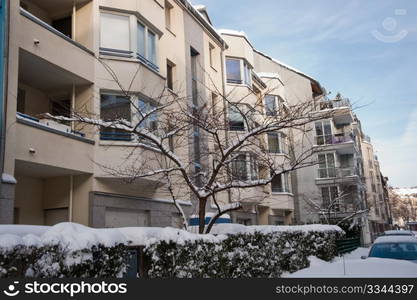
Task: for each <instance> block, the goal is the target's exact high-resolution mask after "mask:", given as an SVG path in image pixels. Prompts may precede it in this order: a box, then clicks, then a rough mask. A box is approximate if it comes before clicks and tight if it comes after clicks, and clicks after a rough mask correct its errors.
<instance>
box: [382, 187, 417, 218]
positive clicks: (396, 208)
mask: <svg viewBox="0 0 417 300" xmlns="http://www.w3.org/2000/svg"><path fill="white" fill-rule="evenodd" d="M388 195H389V200H390V202H391V209H392V215H393V217H394V219H396V220H403V221H404V222H405V223H406V222H409V221H411V220H416V211H417V207H416V206H415V205H414V203H413V199H412V198H413V197H412V196H401V195H399V194H397V193H396V192H395V190H394V189H393V188H392V187H390V188H389V190H388Z"/></svg>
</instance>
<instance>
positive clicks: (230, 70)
mask: <svg viewBox="0 0 417 300" xmlns="http://www.w3.org/2000/svg"><path fill="white" fill-rule="evenodd" d="M242 74H243V76H242ZM226 76H227V82H228V83H235V84H241V83H242V82H243V83H245V84H246V85H249V86H250V85H251V84H252V71H251V67H250V65H249V64H248V63H247V62H246V61H245V60H243V59H238V58H226Z"/></svg>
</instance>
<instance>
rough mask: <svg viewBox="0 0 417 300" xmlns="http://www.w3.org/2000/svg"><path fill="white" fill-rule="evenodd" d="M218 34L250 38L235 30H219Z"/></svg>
mask: <svg viewBox="0 0 417 300" xmlns="http://www.w3.org/2000/svg"><path fill="white" fill-rule="evenodd" d="M217 32H218V33H220V34H230V35H237V36H242V37H244V38H246V39H248V36H247V35H246V33H245V32H244V31H239V30H234V29H217Z"/></svg>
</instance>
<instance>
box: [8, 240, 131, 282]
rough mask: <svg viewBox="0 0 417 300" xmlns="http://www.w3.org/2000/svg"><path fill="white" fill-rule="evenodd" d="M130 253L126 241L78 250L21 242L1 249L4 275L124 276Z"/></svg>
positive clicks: (48, 276)
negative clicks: (25, 244)
mask: <svg viewBox="0 0 417 300" xmlns="http://www.w3.org/2000/svg"><path fill="white" fill-rule="evenodd" d="M0 249H1V248H0ZM128 255H129V253H128V252H127V247H126V246H125V245H123V244H119V245H116V246H112V247H107V246H104V245H102V244H99V245H94V246H92V247H91V248H88V249H82V250H75V251H74V250H70V249H68V248H65V247H62V246H61V245H44V246H40V247H38V246H23V245H19V246H16V247H13V248H12V249H9V250H5V249H1V250H0V278H4V277H36V278H52V277H53V278H59V277H76V278H78V277H84V278H94V277H121V276H122V275H123V273H124V272H125V270H126V267H127V264H126V261H125V257H128Z"/></svg>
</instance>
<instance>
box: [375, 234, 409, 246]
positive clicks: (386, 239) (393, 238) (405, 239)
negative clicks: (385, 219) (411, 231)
mask: <svg viewBox="0 0 417 300" xmlns="http://www.w3.org/2000/svg"><path fill="white" fill-rule="evenodd" d="M381 243H417V238H416V237H414V236H408V235H390V236H380V237H378V238H377V239H376V240H375V241H374V244H381Z"/></svg>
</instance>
